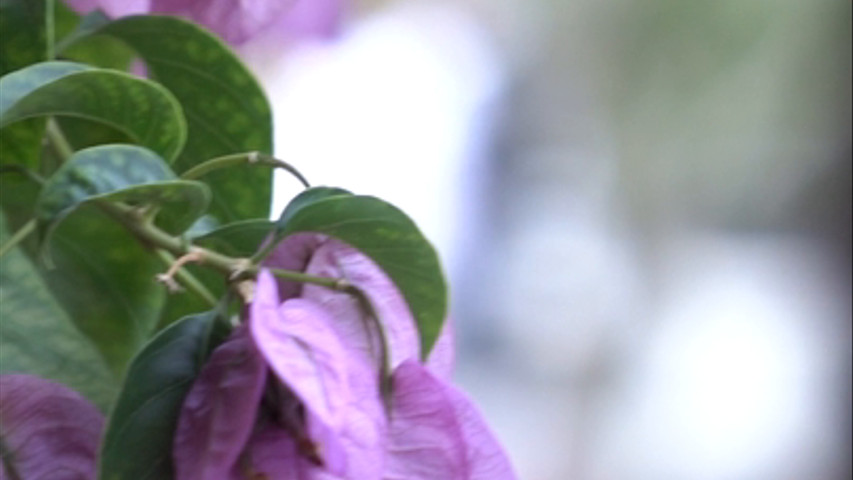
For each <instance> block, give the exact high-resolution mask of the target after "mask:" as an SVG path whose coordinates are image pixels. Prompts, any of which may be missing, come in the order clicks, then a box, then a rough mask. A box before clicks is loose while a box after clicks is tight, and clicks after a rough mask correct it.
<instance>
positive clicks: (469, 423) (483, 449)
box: [444, 384, 516, 480]
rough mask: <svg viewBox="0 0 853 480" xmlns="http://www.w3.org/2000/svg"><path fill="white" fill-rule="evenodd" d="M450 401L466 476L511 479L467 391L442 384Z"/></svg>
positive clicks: (499, 448)
mask: <svg viewBox="0 0 853 480" xmlns="http://www.w3.org/2000/svg"><path fill="white" fill-rule="evenodd" d="M444 392H445V395H447V396H448V398H449V399H450V401H451V402H452V404H453V410H454V412H455V413H456V420H457V421H458V422H459V426H460V427H461V428H462V435H463V437H464V439H465V445H466V447H467V448H466V452H467V456H466V460H467V463H468V477H467V478H468V480H514V479H515V478H516V475H515V473H514V472H513V469H512V465H511V464H510V462H509V458H508V457H507V455H506V452H505V451H504V449H503V447H502V446H501V445H500V443H498V441H497V439H496V438H495V436H494V434H493V433H492V431H491V430H490V429H489V426H488V425H487V424H486V421H485V419H484V418H483V415H482V414H481V413H480V412H479V410H478V409H477V407H476V406H475V405H474V404H473V403H472V402H471V400H470V399H469V398H468V396H467V395H465V394H464V393H462V392H461V391H460V390H458V389H457V388H455V387H453V386H452V385H447V384H446V385H445V386H444Z"/></svg>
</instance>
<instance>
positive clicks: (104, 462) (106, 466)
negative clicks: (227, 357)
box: [98, 311, 224, 480]
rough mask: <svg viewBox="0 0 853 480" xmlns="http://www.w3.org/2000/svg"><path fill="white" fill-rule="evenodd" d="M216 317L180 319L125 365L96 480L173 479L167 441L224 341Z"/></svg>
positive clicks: (219, 323)
mask: <svg viewBox="0 0 853 480" xmlns="http://www.w3.org/2000/svg"><path fill="white" fill-rule="evenodd" d="M217 316H218V313H217V312H215V311H214V312H207V313H202V314H197V315H194V316H189V317H185V318H183V319H181V320H179V321H178V322H176V323H174V324H173V325H171V326H169V327H168V328H166V329H164V330H163V331H162V332H160V333H159V334H157V336H155V337H154V338H153V339H152V340H151V341H150V342H149V343H148V344H147V345H146V346H145V348H143V349H142V351H140V352H139V354H137V355H136V357H135V358H134V359H133V361H132V362H131V364H130V367H129V368H128V371H127V377H126V378H125V381H124V385H123V386H122V389H121V392H120V393H119V397H118V400H117V401H116V405H115V408H114V409H113V411H112V413H111V414H110V417H109V420H108V421H107V427H106V430H105V433H104V439H103V443H102V445H101V454H100V455H99V458H100V463H99V475H98V478H99V479H100V480H114V479H115V480H123V479H131V478H132V479H138V480H149V479H156V480H168V479H170V478H172V439H173V437H174V434H175V428H176V426H177V422H178V415H179V413H180V409H181V405H182V404H183V401H184V397H185V396H186V395H187V393H188V392H189V390H190V388H191V387H192V383H193V381H194V380H195V378H196V377H197V376H198V373H199V371H200V370H201V368H202V366H203V364H204V361H205V360H206V358H207V356H208V354H209V352H210V351H211V350H212V349H213V347H214V346H215V345H216V344H218V343H219V341H221V340H222V338H224V334H223V333H224V332H222V331H221V330H220V329H219V328H218V327H219V326H220V325H221V323H222V322H218V321H217Z"/></svg>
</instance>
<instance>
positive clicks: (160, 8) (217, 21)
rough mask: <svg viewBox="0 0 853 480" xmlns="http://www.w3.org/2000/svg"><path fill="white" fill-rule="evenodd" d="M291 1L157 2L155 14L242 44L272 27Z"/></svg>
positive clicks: (153, 8) (178, 0) (168, 0)
mask: <svg viewBox="0 0 853 480" xmlns="http://www.w3.org/2000/svg"><path fill="white" fill-rule="evenodd" d="M290 3H291V2H283V1H270V0H241V1H239V2H235V1H234V0H153V1H152V2H151V11H153V12H157V13H168V14H171V15H180V16H183V17H186V18H189V19H191V20H193V21H195V22H198V23H200V24H202V25H204V26H205V27H207V28H209V29H211V30H213V31H214V32H217V33H218V34H220V35H222V37H223V38H224V39H225V40H227V41H228V42H230V43H241V42H244V41H245V40H246V39H248V38H249V37H251V36H252V35H254V34H255V33H257V32H258V31H260V30H262V29H264V28H265V27H267V26H269V25H270V24H272V23H273V22H274V21H275V20H276V19H278V17H279V16H280V15H282V14H283V13H284V12H286V11H287V9H288V8H289V6H290Z"/></svg>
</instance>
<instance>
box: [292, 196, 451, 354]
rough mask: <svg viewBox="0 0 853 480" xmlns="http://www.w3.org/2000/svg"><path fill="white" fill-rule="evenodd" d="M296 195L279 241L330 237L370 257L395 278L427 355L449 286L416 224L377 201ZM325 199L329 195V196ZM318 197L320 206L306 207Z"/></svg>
mask: <svg viewBox="0 0 853 480" xmlns="http://www.w3.org/2000/svg"><path fill="white" fill-rule="evenodd" d="M313 190H314V189H309V190H306V191H305V192H303V193H302V194H300V195H298V196H297V197H296V198H295V199H294V200H293V202H291V204H296V205H297V207H294V208H293V209H292V210H291V212H290V213H288V209H290V206H288V208H287V209H285V213H284V214H282V219H281V220H280V222H281V225H280V226H279V231H280V235H281V236H287V235H291V234H294V233H299V232H315V233H322V234H326V235H330V236H332V237H335V238H338V239H340V240H341V241H343V242H345V243H348V244H349V245H352V246H353V247H355V248H356V249H358V250H359V251H361V252H362V253H364V254H365V255H367V256H368V257H370V258H371V259H372V260H373V261H374V262H376V264H377V265H379V267H380V268H382V270H384V271H385V273H386V274H387V275H388V276H389V277H390V278H391V280H392V281H393V282H394V284H395V285H396V286H397V288H398V289H399V290H400V292H401V293H402V295H403V298H405V300H406V303H407V304H408V306H409V309H410V310H411V311H412V315H413V316H414V317H415V322H416V323H417V327H418V331H419V333H420V337H421V347H422V351H421V353H422V355H423V357H424V358H426V356H427V355H428V354H429V351H430V349H432V346H433V344H434V343H435V340H436V339H437V338H438V334H439V332H440V331H441V326H442V324H443V322H444V317H445V315H446V314H447V285H446V283H445V280H444V275H443V274H442V271H441V265H440V263H439V260H438V255H437V254H436V252H435V249H433V247H432V245H431V244H430V243H429V241H428V240H427V239H426V238H424V236H423V234H422V233H421V232H420V230H418V227H417V226H416V225H415V223H414V222H413V221H412V220H411V219H410V218H409V217H408V216H406V214H405V213H403V212H402V211H400V210H399V209H398V208H397V207H394V206H393V205H391V204H389V203H387V202H384V201H382V200H380V199H378V198H375V197H368V196H356V195H343V194H332V195H322V194H320V195H318V194H317V192H314V191H313ZM327 193H329V192H328V191H327ZM314 196H317V197H319V199H318V200H317V201H314V202H311V201H305V200H306V198H309V197H314Z"/></svg>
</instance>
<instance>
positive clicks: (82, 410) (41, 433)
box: [0, 374, 104, 480]
mask: <svg viewBox="0 0 853 480" xmlns="http://www.w3.org/2000/svg"><path fill="white" fill-rule="evenodd" d="M103 425H104V418H103V416H102V415H101V413H100V412H98V410H97V409H96V408H95V407H94V406H93V405H92V404H91V403H89V402H88V401H87V400H86V399H84V398H83V397H82V396H80V395H79V394H77V393H76V392H74V391H72V390H71V389H69V388H67V387H65V386H63V385H60V384H58V383H54V382H51V381H48V380H44V379H41V378H38V377H33V376H30V375H19V374H9V375H0V440H2V449H3V452H2V455H3V462H2V463H0V479H5V478H10V479H11V478H22V479H27V480H94V478H95V469H96V467H95V465H96V462H95V458H96V457H95V456H96V452H97V449H98V440H99V438H100V435H101V429H102V428H103Z"/></svg>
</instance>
